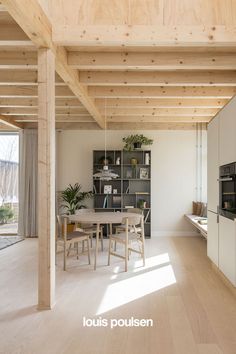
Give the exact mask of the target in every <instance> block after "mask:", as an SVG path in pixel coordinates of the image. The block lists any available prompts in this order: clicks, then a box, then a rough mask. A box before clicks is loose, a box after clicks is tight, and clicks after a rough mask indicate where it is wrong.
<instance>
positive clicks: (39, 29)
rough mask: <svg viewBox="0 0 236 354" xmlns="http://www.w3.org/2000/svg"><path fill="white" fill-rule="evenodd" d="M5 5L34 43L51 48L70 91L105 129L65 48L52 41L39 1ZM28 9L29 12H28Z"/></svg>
mask: <svg viewBox="0 0 236 354" xmlns="http://www.w3.org/2000/svg"><path fill="white" fill-rule="evenodd" d="M2 3H3V5H4V6H5V7H6V9H7V10H8V11H9V13H10V14H11V16H12V17H13V18H14V20H15V21H16V22H17V23H18V25H19V26H20V27H21V28H22V29H23V31H24V32H25V33H26V34H27V36H28V37H29V38H30V39H31V40H32V42H33V43H34V44H35V45H36V46H37V47H39V48H42V47H43V48H50V49H51V50H52V51H53V52H54V54H55V58H56V59H55V60H56V71H57V73H58V74H59V75H60V77H61V78H62V79H63V81H64V82H65V83H66V84H67V85H68V87H69V88H70V90H71V91H72V92H73V93H74V95H75V96H76V97H78V98H79V100H80V102H82V104H83V105H84V107H85V108H86V109H87V110H88V111H89V113H90V114H91V115H92V116H93V117H94V119H95V121H96V122H97V123H98V124H99V125H100V126H101V127H102V128H104V126H105V123H104V118H103V117H102V116H101V114H100V112H99V111H98V109H97V107H96V106H95V104H94V101H93V99H92V98H91V97H89V95H88V92H87V88H86V87H84V85H82V84H81V83H80V81H79V77H78V73H77V71H76V70H73V69H72V68H70V67H68V64H67V52H66V50H65V48H62V47H60V48H59V47H57V46H56V45H55V44H54V43H53V41H52V26H51V23H50V20H49V19H48V18H47V16H46V14H45V13H44V11H43V9H42V8H41V6H40V5H39V3H38V1H37V0H31V1H29V0H3V1H2ZM26 9H27V11H26Z"/></svg>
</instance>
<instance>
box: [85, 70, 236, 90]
mask: <svg viewBox="0 0 236 354" xmlns="http://www.w3.org/2000/svg"><path fill="white" fill-rule="evenodd" d="M79 75H80V81H81V82H82V83H84V84H86V85H89V86H142V85H143V86H236V71H233V70H230V71H159V72H157V71H145V72H143V71H122V72H120V71H105V72H104V71H81V72H80V74H79Z"/></svg>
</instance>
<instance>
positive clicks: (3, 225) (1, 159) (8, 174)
mask: <svg viewBox="0 0 236 354" xmlns="http://www.w3.org/2000/svg"><path fill="white" fill-rule="evenodd" d="M18 176H19V135H18V134H14V133H1V134H0V234H17V229H18V184H19V183H18Z"/></svg>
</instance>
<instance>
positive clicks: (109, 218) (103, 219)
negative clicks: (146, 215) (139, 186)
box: [68, 211, 142, 270]
mask: <svg viewBox="0 0 236 354" xmlns="http://www.w3.org/2000/svg"><path fill="white" fill-rule="evenodd" d="M134 216H135V217H136V216H140V218H141V216H142V215H139V214H134V213H126V212H108V211H106V212H103V211H102V212H96V213H84V214H74V215H69V216H68V218H69V220H70V221H72V222H75V223H85V224H96V225H97V232H96V244H95V257H94V270H96V267H97V254H98V241H99V229H100V224H110V225H111V226H110V227H112V224H121V223H122V220H123V218H132V217H134Z"/></svg>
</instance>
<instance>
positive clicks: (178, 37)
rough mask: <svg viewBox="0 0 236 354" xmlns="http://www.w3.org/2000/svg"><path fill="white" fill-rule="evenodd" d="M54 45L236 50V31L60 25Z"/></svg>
mask: <svg viewBox="0 0 236 354" xmlns="http://www.w3.org/2000/svg"><path fill="white" fill-rule="evenodd" d="M53 41H54V42H55V43H57V44H59V45H66V46H69V45H71V46H76V45H78V46H85V47H88V46H89V47H92V46H94V47H101V46H116V47H117V48H118V47H119V48H124V47H127V46H130V47H136V48H138V47H146V48H147V50H148V47H152V48H154V47H168V46H173V47H176V48H178V47H186V46H188V47H193V49H194V47H203V46H204V47H209V46H210V47H217V46H222V47H235V46H236V29H235V28H234V27H231V28H229V27H226V26H205V25H201V26H200V25H195V26H183V25H182V26H162V25H157V24H155V25H135V24H133V25H132V26H130V25H109V26H107V25H100V24H99V25H86V26H79V25H76V26H73V25H71V24H64V23H63V24H59V23H57V24H56V26H55V28H53Z"/></svg>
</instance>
